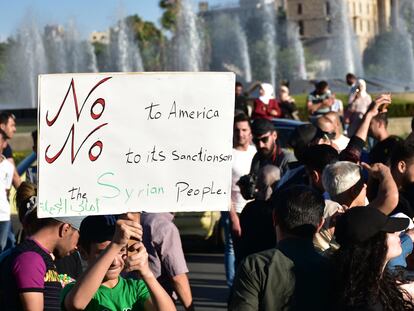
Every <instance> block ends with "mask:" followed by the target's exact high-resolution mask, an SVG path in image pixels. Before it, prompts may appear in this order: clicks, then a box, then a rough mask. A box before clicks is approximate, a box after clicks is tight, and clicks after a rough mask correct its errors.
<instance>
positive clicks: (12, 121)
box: [0, 112, 21, 248]
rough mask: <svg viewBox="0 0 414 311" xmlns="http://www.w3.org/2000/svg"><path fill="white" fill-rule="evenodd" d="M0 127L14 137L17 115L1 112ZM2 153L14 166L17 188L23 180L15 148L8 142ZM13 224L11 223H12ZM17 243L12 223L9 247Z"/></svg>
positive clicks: (14, 181)
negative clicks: (14, 152)
mask: <svg viewBox="0 0 414 311" xmlns="http://www.w3.org/2000/svg"><path fill="white" fill-rule="evenodd" d="M0 129H1V130H2V131H4V133H6V136H7V139H8V140H10V139H12V138H13V136H14V134H15V133H16V117H15V116H14V114H12V113H10V112H1V113H0ZM2 154H3V155H4V157H5V158H6V159H7V160H8V161H10V163H11V164H12V165H13V167H14V173H13V186H14V187H15V188H16V189H17V188H18V187H19V186H20V183H21V180H20V176H19V174H18V173H17V169H16V165H15V162H14V158H13V150H12V148H11V147H10V144H9V143H8V144H7V147H6V148H5V149H4V150H3V152H2ZM10 224H11V223H10ZM15 243H16V238H15V236H14V232H13V226H12V225H10V231H9V233H8V237H7V248H11V247H13V246H14V244H15Z"/></svg>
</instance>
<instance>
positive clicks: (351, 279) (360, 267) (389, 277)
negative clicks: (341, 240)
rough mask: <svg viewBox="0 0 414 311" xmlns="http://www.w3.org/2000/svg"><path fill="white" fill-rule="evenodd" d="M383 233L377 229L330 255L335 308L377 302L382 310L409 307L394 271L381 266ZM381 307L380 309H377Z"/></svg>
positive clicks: (363, 306)
mask: <svg viewBox="0 0 414 311" xmlns="http://www.w3.org/2000/svg"><path fill="white" fill-rule="evenodd" d="M386 239H387V235H386V233H385V232H379V233H377V234H376V235H375V236H373V237H371V238H370V239H368V240H367V241H364V242H359V243H349V244H344V245H341V247H340V249H339V250H338V251H337V252H336V253H335V255H334V256H333V264H334V265H333V266H334V269H335V287H334V288H335V300H336V304H337V308H336V309H335V310H357V309H358V310H366V309H369V308H368V307H370V306H373V305H375V304H377V303H380V304H381V305H382V307H383V310H386V311H387V310H413V307H414V304H413V303H412V302H410V301H406V300H405V299H404V297H403V292H404V293H405V294H406V295H407V296H408V297H409V296H410V295H409V294H408V293H407V292H405V291H403V290H400V289H399V288H398V285H397V281H400V282H401V280H397V277H396V275H394V274H391V272H390V271H389V270H388V269H387V268H385V269H384V264H385V263H386V262H385V260H386V254H387V251H388V248H387V244H386ZM381 310H382V309H381Z"/></svg>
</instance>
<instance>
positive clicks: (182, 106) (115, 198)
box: [38, 73, 235, 217]
mask: <svg viewBox="0 0 414 311" xmlns="http://www.w3.org/2000/svg"><path fill="white" fill-rule="evenodd" d="M234 83H235V76H234V74H232V73H130V74H119V73H100V74H57V75H41V76H39V113H38V124H39V152H38V166H39V167H38V170H39V171H38V176H39V177H38V179H39V187H38V201H39V208H38V216H39V217H59V216H72V215H97V214H120V213H123V212H126V211H147V212H166V211H169V212H173V211H208V210H209V211H213V210H227V209H228V205H229V201H230V189H231V165H232V131H233V116H234Z"/></svg>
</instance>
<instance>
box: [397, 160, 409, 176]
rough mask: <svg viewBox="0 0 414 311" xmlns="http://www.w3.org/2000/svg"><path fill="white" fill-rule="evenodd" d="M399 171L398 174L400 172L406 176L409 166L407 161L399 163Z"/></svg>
mask: <svg viewBox="0 0 414 311" xmlns="http://www.w3.org/2000/svg"><path fill="white" fill-rule="evenodd" d="M397 169H398V172H400V173H401V174H404V173H405V171H406V170H407V164H406V163H405V161H399V162H398V164H397Z"/></svg>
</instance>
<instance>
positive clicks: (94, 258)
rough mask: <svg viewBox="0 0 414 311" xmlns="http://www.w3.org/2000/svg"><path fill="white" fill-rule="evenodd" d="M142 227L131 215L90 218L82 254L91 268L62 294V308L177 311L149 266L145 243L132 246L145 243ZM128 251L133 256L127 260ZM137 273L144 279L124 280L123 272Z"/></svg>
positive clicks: (85, 226)
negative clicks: (142, 239)
mask: <svg viewBox="0 0 414 311" xmlns="http://www.w3.org/2000/svg"><path fill="white" fill-rule="evenodd" d="M141 238H142V227H141V225H139V224H138V223H137V222H135V221H133V218H132V215H131V214H127V215H126V216H125V217H124V218H123V219H119V220H118V221H115V218H114V217H112V216H89V217H87V218H85V220H84V221H83V222H82V225H81V229H80V242H79V246H80V252H81V255H82V257H83V258H84V259H85V260H86V261H87V262H88V269H87V270H86V271H85V273H84V274H83V275H82V276H81V278H80V279H79V280H78V281H77V282H76V283H71V284H69V285H67V286H66V287H65V289H64V291H63V293H62V302H61V306H62V309H64V310H68V311H72V310H134V311H135V310H146V311H147V310H159V311H164V310H165V311H167V310H168V311H170V310H175V306H174V303H173V302H172V300H171V298H170V297H169V296H168V294H167V293H166V292H165V290H164V289H163V288H162V287H161V285H160V284H159V283H158V281H157V280H156V278H155V277H154V274H153V273H152V272H151V270H150V269H149V266H148V254H147V251H146V249H145V247H144V246H143V245H142V243H141V242H136V243H134V244H132V245H131V246H129V247H128V241H129V240H130V239H134V240H138V241H141ZM127 248H128V251H133V252H135V251H136V253H134V254H133V255H130V256H128V257H127ZM124 268H125V271H127V272H131V271H137V272H138V273H139V275H140V277H141V278H142V279H141V280H133V279H124V278H122V277H121V276H120V273H121V272H122V271H123V270H124Z"/></svg>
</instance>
